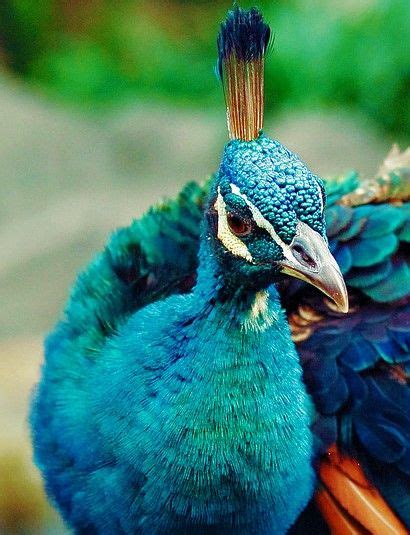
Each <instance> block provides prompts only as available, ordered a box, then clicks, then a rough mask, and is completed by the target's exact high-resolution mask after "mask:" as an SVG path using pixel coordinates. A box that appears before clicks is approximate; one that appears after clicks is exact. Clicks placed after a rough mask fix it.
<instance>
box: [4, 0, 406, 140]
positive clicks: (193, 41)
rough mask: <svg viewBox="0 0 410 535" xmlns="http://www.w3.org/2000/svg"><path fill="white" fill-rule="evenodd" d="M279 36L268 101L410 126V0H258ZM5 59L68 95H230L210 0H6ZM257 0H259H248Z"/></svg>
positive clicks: (76, 99)
mask: <svg viewBox="0 0 410 535" xmlns="http://www.w3.org/2000/svg"><path fill="white" fill-rule="evenodd" d="M255 3H257V4H258V5H259V6H260V7H261V9H262V10H263V13H264V15H265V17H266V19H267V20H268V21H269V22H270V23H271V26H272V28H273V30H274V33H275V36H276V39H275V47H274V53H273V57H271V58H270V60H269V61H268V62H267V78H268V80H267V84H266V90H267V108H268V111H273V110H277V109H282V108H284V107H295V106H300V107H305V106H311V105H319V106H334V105H340V104H341V105H344V106H350V107H353V108H356V109H359V110H361V111H362V112H364V113H365V114H367V115H368V116H370V117H372V118H373V119H374V120H375V121H376V122H378V123H379V124H380V126H381V127H382V128H384V129H385V130H388V131H391V132H393V133H395V134H401V135H402V136H403V135H404V136H406V135H408V134H409V132H410V101H409V96H408V94H409V89H410V61H409V54H408V43H409V42H410V24H409V20H410V2H409V0H345V1H344V2H339V1H338V0H276V1H273V2H272V1H267V0H259V1H258V2H255ZM0 4H1V5H0V35H1V39H2V41H1V42H2V50H3V55H4V58H5V62H6V64H7V65H8V66H9V68H11V69H12V70H14V71H15V72H17V73H19V74H21V75H23V76H24V77H25V78H26V79H27V80H28V81H29V82H31V83H33V84H35V85H38V86H40V87H42V88H45V89H46V90H47V91H49V92H50V93H51V94H54V95H55V96H56V97H57V98H59V99H63V100H64V101H66V102H71V103H80V104H82V105H87V106H93V107H96V106H98V105H107V104H113V103H118V102H119V101H123V100H127V99H131V98H135V97H138V98H146V99H150V100H153V99H158V98H160V99H167V100H172V101H173V102H175V101H177V102H188V103H194V104H195V105H198V106H209V105H214V104H218V105H220V103H221V99H222V97H221V91H220V88H219V87H218V84H217V83H216V82H215V79H214V77H213V76H212V68H213V65H214V63H215V56H216V49H215V40H216V33H217V31H218V25H219V22H220V21H221V20H222V19H223V17H224V15H225V11H226V9H227V8H229V7H230V6H231V5H232V4H231V3H230V2H226V1H224V2H222V1H220V0H219V1H208V0H202V1H201V0H196V1H195V0H190V1H189V0H179V1H177V0H174V1H171V0H168V1H164V2H159V3H157V2H149V1H142V0H139V1H138V0H133V1H131V0H117V1H116V2H114V1H112V0H71V1H70V2H65V1H64V0H42V1H41V2H36V1H35V0H2V1H1V2H0ZM241 5H243V6H245V7H247V6H249V5H252V3H250V2H248V1H243V2H241Z"/></svg>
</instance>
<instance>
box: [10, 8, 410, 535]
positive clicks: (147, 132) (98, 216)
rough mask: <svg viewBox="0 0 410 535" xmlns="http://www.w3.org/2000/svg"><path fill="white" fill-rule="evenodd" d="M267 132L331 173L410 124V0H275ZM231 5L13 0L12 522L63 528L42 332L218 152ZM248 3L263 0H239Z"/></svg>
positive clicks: (353, 164)
mask: <svg viewBox="0 0 410 535" xmlns="http://www.w3.org/2000/svg"><path fill="white" fill-rule="evenodd" d="M257 4H258V5H259V7H261V8H262V10H263V12H264V14H265V17H266V19H267V20H268V21H269V22H270V23H271V25H272V28H273V30H274V32H275V35H276V38H275V46H274V51H273V53H272V54H271V56H270V57H269V59H268V62H267V68H266V76H267V83H266V116H267V119H266V131H267V132H269V134H271V135H272V136H274V137H277V138H279V139H280V140H281V141H282V142H284V143H285V144H287V145H288V146H289V147H290V148H292V149H294V150H296V151H297V152H298V153H299V154H301V155H302V157H303V158H304V159H305V160H306V161H307V163H308V164H309V165H310V166H311V167H312V168H313V169H314V170H315V171H316V172H318V173H320V174H322V175H324V176H327V175H333V174H340V173H345V172H347V171H349V170H350V169H357V170H358V171H360V172H361V173H362V174H363V175H364V176H371V175H372V174H373V173H374V172H375V171H376V169H377V167H378V165H379V163H380V162H381V160H382V159H383V157H384V155H385V154H386V153H387V152H388V149H389V147H390V146H391V144H392V142H393V141H398V142H399V143H400V144H401V145H402V147H403V146H404V145H407V144H408V141H409V137H410V100H409V90H410V54H409V43H410V2H409V1H408V0H343V1H341V0H275V1H267V0H260V1H259V2H257ZM231 5H232V4H231V2H229V1H222V0H218V1H215V0H214V1H207V0H196V1H195V0H179V1H178V0H169V1H163V2H152V1H151V2H149V1H142V0H133V1H131V0H70V1H69V2H67V1H64V0H41V2H40V1H37V0H1V1H0V187H1V190H0V193H1V194H0V533H1V534H10V533H12V534H23V533H24V534H43V533H50V534H63V533H66V531H65V528H64V526H63V524H62V522H61V520H59V518H58V516H57V515H56V514H55V513H53V511H52V509H51V508H50V507H49V506H48V505H47V503H46V500H45V498H44V494H43V491H42V487H41V481H40V478H39V475H38V474H37V472H36V470H35V468H34V466H33V465H32V462H31V452H30V447H29V439H28V430H27V424H26V417H27V407H28V399H29V396H30V391H31V388H32V386H33V384H34V383H35V381H36V378H37V377H38V370H39V366H40V362H41V358H42V356H41V355H42V349H41V344H42V337H43V335H44V333H46V332H47V330H49V329H50V328H51V326H52V324H53V322H54V321H55V320H56V318H57V317H58V315H59V314H60V313H61V310H62V307H63V303H64V300H65V298H66V296H67V292H68V288H69V286H70V283H71V281H72V280H73V278H74V276H75V273H76V272H77V271H78V270H79V269H80V268H81V267H82V266H84V265H85V264H86V263H87V262H88V260H89V259H90V258H91V257H92V256H93V254H94V253H95V252H96V251H98V249H99V248H101V246H102V245H103V243H104V241H105V240H106V237H107V234H109V233H110V231H111V230H112V229H113V228H115V227H116V226H118V225H124V224H127V223H128V222H129V221H130V220H131V219H132V218H133V217H138V216H139V215H140V214H141V213H142V212H143V211H144V210H145V209H146V208H147V207H148V206H149V205H150V204H151V203H153V202H155V201H156V200H158V198H160V197H163V196H165V195H172V194H174V193H175V192H176V191H177V190H178V189H179V188H180V186H181V185H182V184H183V183H184V182H186V181H187V180H198V181H201V180H203V179H204V178H206V177H207V176H208V175H209V174H210V173H212V172H213V171H214V170H215V169H216V168H217V165H218V160H219V158H220V153H221V150H222V147H223V144H224V142H225V139H226V129H225V112H224V105H223V97H222V92H221V88H220V87H219V84H218V83H217V81H216V79H215V76H214V74H213V67H214V64H215V55H216V54H215V39H216V33H217V31H218V24H219V23H220V21H221V20H222V19H223V17H224V14H225V12H226V9H227V8H229V7H231ZM241 5H243V6H244V7H250V6H251V5H252V4H251V3H250V2H248V1H245V0H244V1H243V2H241Z"/></svg>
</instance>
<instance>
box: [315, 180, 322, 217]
mask: <svg viewBox="0 0 410 535" xmlns="http://www.w3.org/2000/svg"><path fill="white" fill-rule="evenodd" d="M316 187H317V189H318V190H319V199H320V213H321V214H323V209H324V206H323V193H322V188H321V187H320V186H319V183H318V182H316Z"/></svg>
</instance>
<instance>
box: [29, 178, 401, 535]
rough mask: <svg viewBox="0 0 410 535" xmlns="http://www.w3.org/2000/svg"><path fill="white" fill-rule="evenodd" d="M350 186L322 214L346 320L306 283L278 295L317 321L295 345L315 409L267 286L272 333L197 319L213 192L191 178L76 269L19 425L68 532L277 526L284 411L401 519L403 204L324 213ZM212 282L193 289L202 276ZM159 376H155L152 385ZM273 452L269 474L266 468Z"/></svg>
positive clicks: (300, 497) (308, 482) (298, 469)
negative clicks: (362, 471) (335, 449)
mask: <svg viewBox="0 0 410 535" xmlns="http://www.w3.org/2000/svg"><path fill="white" fill-rule="evenodd" d="M355 183H356V182H355V180H352V179H351V177H347V179H346V181H345V182H341V184H340V186H339V187H340V189H339V191H340V194H339V195H338V194H337V191H335V189H334V188H333V189H332V190H330V191H329V205H328V208H327V210H326V220H327V228H328V238H329V242H330V247H331V249H332V250H333V252H334V254H335V257H336V258H337V260H338V262H339V264H340V266H341V268H342V271H343V273H344V275H345V277H346V281H347V284H348V287H349V293H350V298H351V303H352V305H353V308H352V311H351V312H350V313H349V314H348V315H347V316H341V315H339V314H338V313H336V312H334V311H333V310H332V308H329V306H328V305H327V303H326V301H324V299H323V297H322V296H321V295H320V294H319V293H318V292H317V291H316V290H314V289H309V287H308V286H307V285H305V284H304V283H300V282H299V283H298V282H296V281H295V282H294V281H290V282H289V283H287V284H284V285H282V286H281V287H280V293H281V299H282V306H283V307H284V308H285V310H286V312H287V313H288V315H291V314H292V312H294V311H295V310H296V309H297V307H298V306H300V305H303V304H307V305H309V306H310V307H312V308H314V310H315V311H317V312H318V313H320V314H321V316H322V319H321V320H320V321H318V322H316V323H315V324H314V326H312V332H311V334H310V336H309V337H308V338H307V339H306V340H304V341H302V342H300V343H299V344H297V349H298V352H299V357H300V362H301V364H302V366H303V374H304V381H305V383H306V387H307V390H308V392H309V394H310V395H311V397H312V399H313V402H314V407H313V406H312V408H311V410H310V408H309V401H308V400H307V398H306V397H305V393H304V392H305V391H304V388H301V387H300V382H299V381H300V379H298V377H300V375H301V371H300V368H299V365H298V359H297V358H296V353H295V352H294V350H293V345H292V343H291V342H290V335H289V331H288V326H287V324H286V321H285V319H284V317H282V312H281V311H280V309H279V305H278V301H277V297H276V293H275V290H273V289H272V290H271V292H272V293H271V305H270V306H271V307H273V308H272V311H271V312H272V314H274V315H275V317H277V318H279V322H278V330H274V331H273V332H271V331H269V332H270V335H268V334H267V333H266V334H264V335H263V336H261V335H260V333H259V334H258V336H256V334H255V335H251V336H250V337H246V342H245V339H244V338H243V333H241V330H240V329H238V325H237V324H235V321H237V320H235V318H236V317H238V318H239V317H240V310H241V307H243V306H244V304H243V303H239V304H238V305H237V307H238V308H237V312H238V314H232V312H229V311H228V310H224V309H223V308H221V309H217V310H216V311H215V312H212V311H206V310H204V311H203V314H202V316H203V317H202V316H201V314H199V317H198V310H199V309H200V305H201V304H202V303H203V302H204V300H203V299H202V298H203V294H201V298H200V299H199V300H196V299H195V296H194V293H192V288H193V286H194V283H195V279H196V270H197V267H198V251H199V243H200V227H201V221H202V219H203V213H204V210H205V203H206V198H207V193H208V185H206V186H204V187H200V186H198V185H196V184H189V185H188V186H187V187H186V188H184V190H183V191H182V192H181V194H180V195H179V196H178V198H177V199H175V200H171V201H167V202H165V203H164V204H162V205H161V206H158V207H157V208H154V209H152V210H150V211H149V212H148V213H147V214H146V215H145V216H144V217H143V218H142V219H141V220H139V221H135V222H133V223H132V224H131V225H130V226H129V227H127V228H124V229H120V230H119V231H117V232H116V233H115V234H114V235H113V236H112V238H111V239H110V241H109V243H108V245H107V247H106V248H105V250H104V251H103V252H102V253H101V254H100V255H98V256H97V257H96V259H95V260H94V261H93V262H92V263H91V265H90V266H89V267H88V268H87V269H86V270H85V271H84V272H83V273H82V274H81V275H80V276H79V278H78V279H77V282H76V284H75V285H74V288H73V291H72V293H71V296H70V299H69V302H68V304H67V307H66V310H65V316H64V319H63V320H62V321H61V322H60V323H59V324H58V325H57V326H56V328H55V330H54V332H53V333H52V334H51V335H50V336H49V337H48V339H47V342H46V364H45V366H44V368H43V377H42V381H41V383H40V385H39V387H38V391H37V393H36V396H35V401H34V404H33V410H32V415H31V421H32V428H33V438H34V443H35V453H36V459H37V462H38V464H39V466H40V467H41V469H42V471H43V474H44V477H45V482H46V486H47V490H48V493H49V495H50V497H51V498H52V499H53V500H54V502H55V503H56V504H57V506H58V507H59V509H60V511H61V512H62V514H63V516H64V517H65V518H66V519H67V520H68V522H70V523H71V524H72V525H74V526H76V529H77V531H78V533H97V532H98V533H133V532H135V533H140V532H145V533H154V532H155V529H158V530H160V529H163V530H165V529H174V530H175V531H177V530H179V531H178V532H180V533H184V532H187V533H188V532H192V531H189V530H190V529H192V526H191V528H189V527H187V526H186V524H185V523H184V519H186V518H187V516H188V517H189V519H190V522H191V523H192V522H194V523H195V524H194V525H195V529H197V530H198V531H197V532H200V531H201V530H205V526H207V529H208V531H207V532H212V530H211V531H210V528H209V525H210V524H212V523H213V528H212V529H214V530H215V532H218V530H221V529H222V530H224V532H227V531H228V530H229V529H232V530H233V531H234V532H239V531H238V530H239V528H241V529H242V530H243V531H244V532H246V533H249V532H254V531H255V530H256V531H257V532H258V533H264V532H269V530H270V531H272V529H274V532H276V533H280V532H283V531H285V530H286V529H287V527H289V525H290V523H291V522H292V521H293V520H291V519H294V518H295V516H297V514H298V513H299V512H300V510H301V507H302V506H303V504H305V503H306V502H307V500H308V499H309V497H310V495H311V493H312V485H313V480H312V474H311V473H310V471H309V466H310V465H309V463H306V461H305V460H306V456H307V455H308V450H309V455H312V454H313V450H310V446H309V443H310V440H311V438H310V437H309V434H306V433H305V432H303V433H302V435H298V433H297V429H296V428H295V425H294V422H295V420H294V419H293V418H295V417H296V418H297V419H298V421H299V420H300V419H301V420H300V421H303V420H305V424H306V426H307V425H308V424H309V423H311V421H313V427H312V429H313V432H314V434H315V447H316V450H315V451H316V455H320V453H321V452H322V451H324V450H325V449H326V447H327V446H328V445H329V444H330V443H331V442H333V441H334V440H337V441H338V442H339V444H340V445H341V446H342V447H343V448H345V449H346V450H348V451H350V452H353V453H354V454H355V455H357V456H358V457H359V458H360V459H361V460H362V462H363V463H364V465H365V467H366V468H367V471H368V474H370V476H371V477H372V479H373V481H375V482H376V484H377V485H378V486H379V488H380V489H381V491H382V493H383V494H384V495H385V497H386V498H387V499H388V500H389V501H390V503H391V504H392V506H393V507H394V508H395V509H396V511H397V512H398V513H399V515H400V516H401V518H402V519H403V520H404V521H405V522H406V523H407V524H410V517H409V516H410V515H409V511H410V505H409V500H408V499H406V493H407V495H408V491H409V486H410V484H409V481H410V475H409V474H410V421H409V416H408V415H409V408H410V397H409V389H408V385H407V384H406V381H405V379H403V377H405V374H404V375H403V371H404V372H406V370H407V372H408V371H409V362H410V360H409V344H410V342H409V316H408V314H409V311H408V308H407V307H408V305H406V302H407V301H406V299H407V296H408V288H409V267H408V251H407V249H406V248H407V247H408V245H407V244H408V232H407V231H406V229H407V226H408V219H409V218H408V205H406V204H403V205H399V206H393V205H388V204H384V205H383V204H381V205H368V206H363V207H356V208H352V207H347V206H342V205H340V204H337V203H336V201H337V199H338V197H339V196H341V195H342V194H345V193H346V192H347V191H349V189H350V188H352V187H354V184H355ZM381 243H382V244H383V246H381V245H380V244H381ZM208 256H211V255H208ZM209 269H211V266H210V267H209ZM211 271H212V270H211ZM211 275H212V273H204V274H203V280H205V281H206V280H209V281H210V283H211V282H212V276H211ZM208 277H209V278H208ZM202 288H203V291H204V292H208V291H211V290H212V289H214V288H215V286H214V285H213V284H211V286H210V287H208V286H207V285H206V284H205V287H202ZM184 294H187V295H184ZM138 310H141V311H142V312H141V313H138ZM194 312H195V313H194ZM212 314H215V315H214V316H212ZM205 317H207V318H209V317H210V318H211V320H212V321H211V322H209V321H205V320H204V318H205ZM227 317H230V318H231V319H230V320H229V321H227ZM193 318H195V320H194V319H193ZM234 320H235V321H234ZM201 322H202V323H201ZM232 322H233V323H232ZM210 325H212V329H210V328H209V326H210ZM182 326H183V328H182ZM182 333H183V334H182ZM199 333H202V335H203V337H201V336H202V335H201V336H200V334H199ZM181 337H182V338H181ZM266 337H268V338H266ZM158 340H160V341H161V343H158ZM198 343H200V344H199V346H198ZM229 343H231V344H232V346H231V348H229V347H228V346H229ZM223 344H225V345H226V347H225V348H224V350H219V352H218V354H215V351H214V349H213V348H214V347H215V348H216V347H218V348H221V347H223ZM233 347H234V348H235V351H233V349H232V348H233ZM238 348H241V349H240V350H239V351H238ZM255 352H256V353H257V354H258V358H257V359H254V358H253V359H252V358H251V356H252V355H253V354H254V353H255ZM190 355H196V359H192V361H191V360H188V359H189V356H190ZM240 355H242V356H241V357H240ZM278 355H281V357H280V359H279V360H278V357H277V356H278ZM285 357H286V358H285ZM167 359H168V361H169V359H171V361H172V366H169V362H168V361H167ZM238 362H239V364H238ZM187 363H188V365H187ZM231 368H232V369H234V370H235V371H234V372H232V373H231V372H230V371H229V370H231ZM231 371H232V370H231ZM290 376H292V377H294V378H295V379H294V380H295V381H296V382H295V386H294V388H295V390H293V386H292V383H290V384H289V377H290ZM158 377H165V379H166V380H165V382H164V383H161V384H162V386H161V389H160V390H158V383H157V379H158ZM204 377H207V379H206V381H205V384H206V385H207V389H204V390H201V388H200V387H199V385H200V384H201V379H204ZM280 377H283V384H282V386H281V381H280V380H278V378H280ZM273 378H275V379H274V381H273ZM218 381H219V383H218ZM202 382H203V381H202ZM215 382H216V383H215ZM212 389H213V390H212ZM255 389H256V390H255ZM258 389H260V390H259V392H257V390H258ZM215 391H218V392H221V395H220V396H217V397H215V396H214V395H212V393H215ZM261 393H263V395H262V396H261V397H259V394H261ZM298 396H299V397H300V396H301V399H299V400H298V399H297V398H298ZM187 399H190V400H193V405H192V406H194V407H196V409H195V411H194V412H193V413H191V414H186V413H185V412H184V411H185V407H186V406H187V405H186V400H187ZM256 399H259V400H260V399H262V400H266V403H265V401H264V402H263V403H262V404H260V402H256V401H255V400H256ZM232 407H234V408H235V412H236V411H237V412H236V416H235V415H234V413H232V414H231V416H230V417H231V418H238V414H239V415H240V414H248V415H249V413H252V415H253V416H254V418H252V419H250V418H244V419H242V421H241V420H240V419H239V420H238V421H235V422H233V421H231V422H230V426H227V428H224V427H223V425H222V423H221V422H222V421H224V422H225V424H226V422H227V420H226V414H227V413H228V414H229V410H230V409H232ZM280 407H287V410H286V412H285V413H283V412H281V409H280ZM297 407H302V409H303V410H301V412H300V411H299V410H295V408H297ZM252 411H253V412H252ZM295 415H296V416H295ZM369 415H370V417H369ZM281 419H282V423H283V421H286V422H287V423H286V425H285V426H284V429H286V433H290V435H289V437H287V439H288V442H289V444H288V446H289V447H290V449H289V448H283V450H280V451H278V450H277V449H269V448H268V449H266V444H267V442H268V443H269V444H271V443H272V446H271V448H273V444H274V443H275V444H281V445H283V444H284V443H285V442H286V441H285V440H284V438H283V437H282V438H280V437H279V438H278V435H277V432H276V431H275V429H278V428H280V427H281V425H280V424H279V422H280V421H281ZM283 419H284V420H283ZM228 420H229V418H228ZM170 421H173V422H175V425H172V426H170V424H169V422H170ZM292 422H293V423H292ZM205 427H206V428H207V429H208V430H209V429H210V428H212V429H213V430H214V433H215V435H214V437H213V438H212V435H211V439H210V440H208V439H206V440H205V438H204V437H203V436H201V432H202V430H203V428H205ZM302 427H303V426H302ZM233 431H235V433H236V432H237V435H235V436H234V435H232V433H233ZM275 433H276V434H275ZM292 433H293V434H292ZM177 436H178V438H176V437H177ZM216 436H217V437H218V438H215V437H216ZM247 437H248V438H247ZM208 438H209V437H208ZM292 440H295V443H297V444H298V447H297V448H296V447H293V448H292V444H293V442H292ZM235 441H238V442H235ZM176 443H178V444H179V446H178V448H181V449H178V452H179V453H178V452H177V451H176V449H175V444H176ZM232 444H235V447H232ZM262 446H263V447H262ZM230 448H231V449H230ZM258 451H260V452H262V451H264V452H265V453H266V451H270V452H271V453H270V457H269V456H268V457H269V458H264V457H261V456H260V455H259V456H258ZM290 451H291V452H292V455H290V453H289V452H290ZM194 452H195V453H194ZM238 452H240V455H239V453H238ZM238 455H239V458H238ZM198 458H202V461H203V464H202V466H206V467H207V470H205V471H204V470H201V469H200V467H199V465H198V461H197V460H198ZM244 459H246V462H244ZM273 459H275V463H276V465H275V467H276V468H275V469H276V470H278V473H282V475H281V477H280V478H275V477H274V476H273V473H272V471H271V469H272V466H273V465H272V460H273ZM194 460H195V462H194ZM282 469H283V471H282V472H281V470H282ZM390 473H391V474H392V477H391V478H390V477H388V476H387V475H386V474H390ZM262 475H263V477H262ZM295 478H296V479H295ZM228 481H229V484H228ZM294 487H297V492H296V491H295V492H294V493H292V494H286V492H285V490H286V489H289V488H294ZM176 488H178V492H174V491H175V489H176ZM141 489H145V490H144V491H143V492H141ZM232 489H234V491H233V490H232ZM256 495H257V496H258V500H256V498H255V496H256ZM171 496H172V498H171ZM245 496H246V498H245ZM284 496H286V498H287V499H286V501H284ZM254 498H255V499H254ZM253 499H254V501H252V500H253ZM244 500H245V501H246V507H244ZM222 502H223V503H224V506H223V507H222V508H221V506H220V504H221V503H222ZM218 504H219V505H218ZM244 510H245V511H246V515H247V516H246V515H245V516H244V515H242V512H243V511H244ZM241 515H242V516H241ZM235 522H236V524H235ZM154 528H155V529H154Z"/></svg>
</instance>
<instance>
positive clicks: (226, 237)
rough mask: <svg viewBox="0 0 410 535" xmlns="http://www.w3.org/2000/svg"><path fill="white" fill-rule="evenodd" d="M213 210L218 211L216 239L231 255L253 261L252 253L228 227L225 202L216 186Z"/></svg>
mask: <svg viewBox="0 0 410 535" xmlns="http://www.w3.org/2000/svg"><path fill="white" fill-rule="evenodd" d="M215 210H216V211H217V212H218V239H219V240H220V241H221V242H222V244H223V245H224V247H225V248H226V249H228V251H230V252H231V253H232V254H233V255H235V256H240V257H241V258H243V259H244V260H246V261H248V262H253V258H252V255H251V253H250V251H249V249H248V248H247V247H246V245H245V244H244V243H243V241H242V240H240V239H239V238H238V236H235V234H233V233H232V232H231V230H230V228H229V225H228V219H227V213H226V204H225V201H224V199H223V197H222V195H221V192H220V189H219V187H218V196H217V198H216V201H215Z"/></svg>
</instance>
